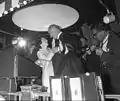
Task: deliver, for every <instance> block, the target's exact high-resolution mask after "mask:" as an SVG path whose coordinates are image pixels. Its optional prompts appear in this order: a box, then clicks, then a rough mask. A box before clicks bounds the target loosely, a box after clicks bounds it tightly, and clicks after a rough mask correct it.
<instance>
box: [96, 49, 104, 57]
mask: <svg viewBox="0 0 120 101" xmlns="http://www.w3.org/2000/svg"><path fill="white" fill-rule="evenodd" d="M102 54H103V50H102V49H101V48H99V49H96V55H98V56H102Z"/></svg>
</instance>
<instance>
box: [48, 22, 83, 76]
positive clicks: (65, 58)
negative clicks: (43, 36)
mask: <svg viewBox="0 0 120 101" xmlns="http://www.w3.org/2000/svg"><path fill="white" fill-rule="evenodd" d="M48 32H49V35H50V37H51V38H52V50H53V53H54V54H55V55H54V56H53V58H52V62H53V68H54V74H55V75H59V76H60V75H68V76H71V75H79V74H81V73H84V70H83V67H82V63H81V61H80V59H79V58H77V56H76V54H75V43H76V39H75V38H74V37H73V36H70V35H68V34H65V33H63V32H62V31H61V28H60V27H59V26H58V25H54V24H53V25H51V26H50V27H49V28H48Z"/></svg>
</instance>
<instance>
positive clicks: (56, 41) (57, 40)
mask: <svg viewBox="0 0 120 101" xmlns="http://www.w3.org/2000/svg"><path fill="white" fill-rule="evenodd" d="M55 47H59V39H55Z"/></svg>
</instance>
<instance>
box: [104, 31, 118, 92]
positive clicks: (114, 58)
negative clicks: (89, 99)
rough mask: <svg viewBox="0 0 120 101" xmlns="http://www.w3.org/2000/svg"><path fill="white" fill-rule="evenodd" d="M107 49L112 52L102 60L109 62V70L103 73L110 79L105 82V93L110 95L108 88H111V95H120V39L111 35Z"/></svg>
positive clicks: (106, 54)
mask: <svg viewBox="0 0 120 101" xmlns="http://www.w3.org/2000/svg"><path fill="white" fill-rule="evenodd" d="M107 47H108V48H109V50H110V51H109V52H108V53H105V52H104V53H103V56H102V60H103V61H106V62H107V67H108V68H106V69H104V71H103V72H104V74H107V75H108V79H105V80H104V85H103V86H104V88H105V92H108V93H110V92H109V90H110V89H109V88H108V87H110V88H111V93H119V94H120V80H119V78H120V38H119V37H118V36H117V35H115V33H113V32H111V33H110V35H109V38H108V44H107ZM104 78H106V77H104ZM109 78H110V79H109ZM107 90H108V91H107Z"/></svg>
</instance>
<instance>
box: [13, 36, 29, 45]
mask: <svg viewBox="0 0 120 101" xmlns="http://www.w3.org/2000/svg"><path fill="white" fill-rule="evenodd" d="M12 44H13V45H17V47H26V45H27V41H26V40H25V39H24V38H23V37H17V38H14V39H13V40H12Z"/></svg>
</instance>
